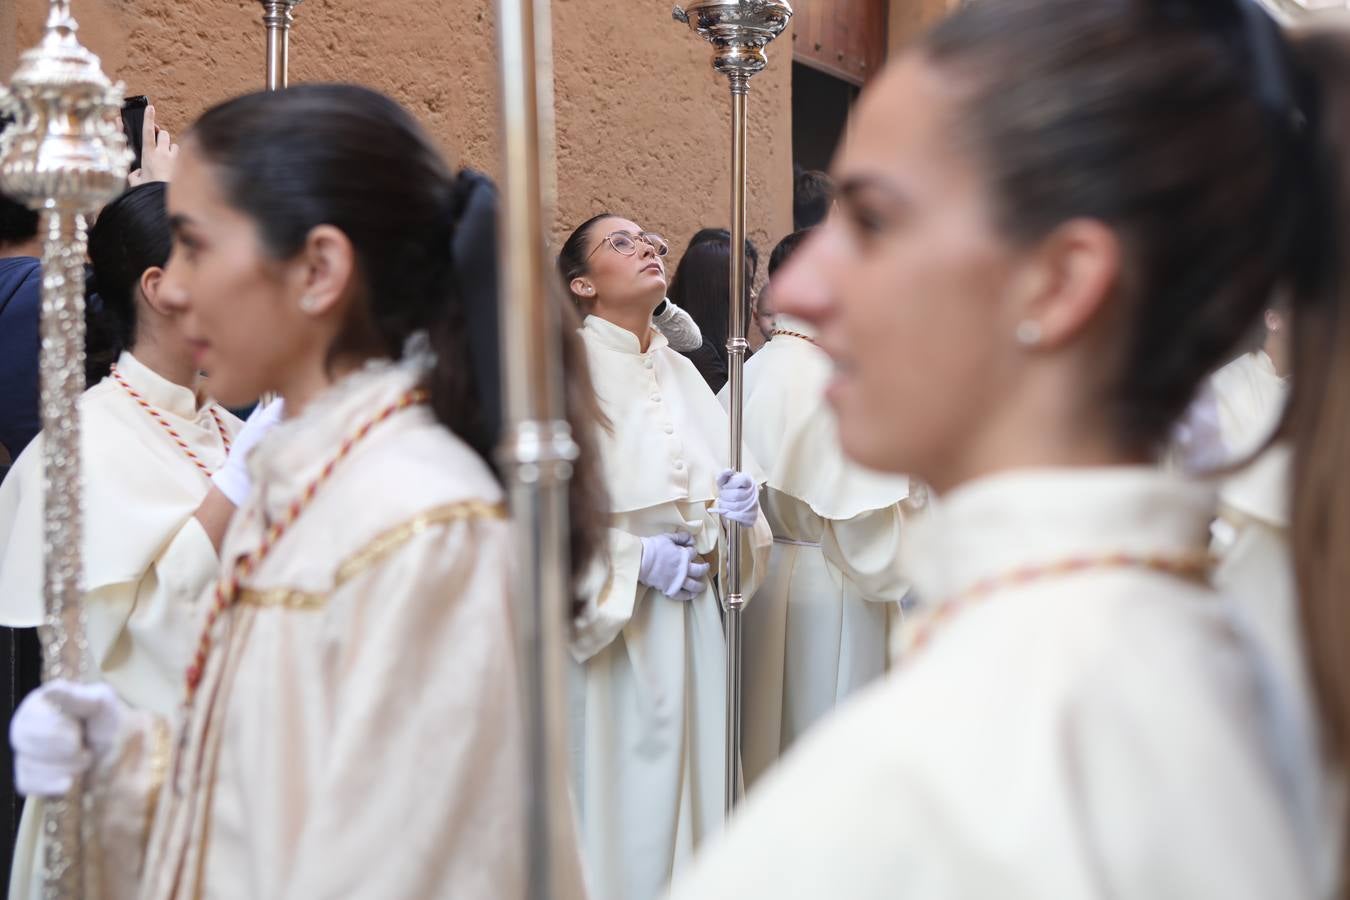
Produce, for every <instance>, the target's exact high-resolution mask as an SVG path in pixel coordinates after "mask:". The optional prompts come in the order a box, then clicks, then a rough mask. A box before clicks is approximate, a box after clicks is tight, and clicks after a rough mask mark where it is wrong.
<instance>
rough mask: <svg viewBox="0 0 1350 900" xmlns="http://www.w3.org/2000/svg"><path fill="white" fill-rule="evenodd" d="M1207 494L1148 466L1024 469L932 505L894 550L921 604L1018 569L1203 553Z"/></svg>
mask: <svg viewBox="0 0 1350 900" xmlns="http://www.w3.org/2000/svg"><path fill="white" fill-rule="evenodd" d="M1214 508H1215V500H1214V492H1213V488H1212V487H1210V486H1207V485H1205V484H1202V483H1200V482H1197V481H1192V480H1189V479H1186V478H1184V477H1183V476H1181V475H1178V474H1175V473H1170V472H1166V471H1163V470H1161V469H1158V468H1153V467H1148V466H1137V467H1135V466H1121V467H1112V468H1082V469H1068V468H1063V469H1022V470H1014V471H1009V472H1003V473H999V474H995V475H991V476H987V477H984V478H980V479H977V480H975V481H972V482H969V483H967V484H965V485H962V486H961V487H959V488H957V489H956V490H954V491H952V492H950V493H948V494H947V495H945V496H943V497H941V498H940V499H938V500H936V501H934V503H933V504H932V506H931V508H930V509H929V511H928V514H927V515H926V516H924V517H923V518H922V519H921V520H920V521H919V522H917V523H916V524H915V525H914V526H913V528H912V529H911V530H910V534H909V540H908V541H907V542H906V543H905V545H904V547H903V548H902V551H901V556H902V562H903V565H904V567H905V572H906V574H907V575H908V576H909V578H910V579H911V581H912V583H913V584H914V586H915V589H916V591H917V592H918V594H919V596H920V597H921V599H922V601H923V602H924V603H925V604H937V603H941V602H942V601H944V600H948V599H951V598H952V597H955V596H959V595H960V594H962V593H963V592H964V591H967V590H969V589H970V588H972V587H973V586H974V585H975V584H976V583H977V582H980V581H982V580H984V579H987V578H998V577H1001V576H1003V575H1005V574H1007V573H1008V572H1010V571H1012V570H1014V569H1017V568H1020V567H1023V566H1037V565H1045V564H1054V563H1060V562H1063V561H1065V560H1066V559H1072V558H1079V557H1095V556H1101V555H1106V554H1112V553H1128V554H1136V555H1154V554H1156V555H1162V556H1166V557H1168V558H1177V557H1189V556H1193V555H1196V554H1202V553H1204V552H1205V551H1206V549H1207V547H1208V543H1209V522H1210V519H1211V517H1212V516H1213V514H1214Z"/></svg>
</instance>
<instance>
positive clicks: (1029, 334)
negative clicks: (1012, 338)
mask: <svg viewBox="0 0 1350 900" xmlns="http://www.w3.org/2000/svg"><path fill="white" fill-rule="evenodd" d="M1040 342H1041V323H1040V322H1037V321H1036V320H1035V319H1023V320H1022V321H1021V322H1019V323H1018V324H1017V343H1019V344H1021V345H1022V346H1023V347H1035V346H1036V345H1037V344H1039V343H1040Z"/></svg>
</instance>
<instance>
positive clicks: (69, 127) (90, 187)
mask: <svg viewBox="0 0 1350 900" xmlns="http://www.w3.org/2000/svg"><path fill="white" fill-rule="evenodd" d="M77 29H78V25H77V24H76V23H75V19H74V18H73V17H72V16H71V12H70V0H51V5H50V9H49V13H48V16H47V27H46V32H45V33H44V35H43V38H42V42H41V43H40V44H39V45H38V46H37V47H35V48H33V49H31V50H29V51H27V52H26V53H24V54H23V56H22V57H21V59H20V62H19V66H18V68H17V69H16V70H15V72H14V77H13V80H12V82H11V84H10V88H9V90H8V91H5V92H4V95H3V99H4V104H5V106H6V107H8V108H9V109H11V110H12V111H13V112H14V113H15V114H16V121H15V125H14V126H13V127H12V128H10V129H8V131H7V132H6V134H5V136H4V143H3V146H0V188H3V190H4V191H5V192H6V193H7V194H9V195H10V196H12V197H14V198H16V199H19V200H21V201H23V202H25V203H27V204H28V205H29V206H32V207H34V208H35V209H38V210H40V211H41V220H40V221H41V233H42V239H43V249H42V320H41V333H42V351H41V357H40V361H39V374H40V376H41V383H42V394H41V407H42V434H43V449H42V460H43V465H44V474H43V478H44V488H45V491H46V496H45V504H44V514H43V554H44V559H43V574H44V590H43V598H44V606H45V614H44V625H43V627H42V628H41V629H39V633H40V635H41V638H42V649H43V678H44V679H45V680H48V681H50V680H52V679H54V678H65V679H81V680H82V679H85V678H87V677H88V676H89V669H88V665H87V658H86V651H87V649H88V647H87V644H86V641H85V635H84V608H83V604H82V603H81V596H80V583H81V580H82V565H81V558H80V550H81V547H82V546H83V527H82V526H83V522H82V519H83V516H82V510H81V503H80V408H79V399H80V394H82V393H83V392H84V258H85V247H86V242H87V240H86V239H87V232H86V220H85V216H86V215H87V214H89V213H92V212H95V211H97V210H98V209H100V208H101V207H102V206H103V204H104V203H106V202H107V201H108V200H110V199H112V198H113V197H115V196H116V195H117V194H118V192H119V191H121V190H122V188H123V187H125V185H126V177H127V169H128V167H129V165H130V162H131V154H130V152H129V151H128V150H127V146H126V138H125V136H124V135H123V133H122V128H121V122H120V120H119V118H118V110H119V109H120V108H121V100H122V93H123V89H122V85H120V84H118V85H114V84H112V82H110V81H109V80H108V78H107V76H105V75H104V74H103V70H102V68H101V67H100V65H99V61H98V57H96V56H94V55H93V54H92V53H90V52H89V51H88V50H87V49H85V48H84V47H83V46H82V45H81V44H80V42H79V40H78V39H77V38H76V36H75V32H76V30H77ZM0 90H2V89H0ZM89 798H90V795H89V792H88V791H86V789H85V785H84V784H83V783H78V784H76V785H75V787H74V788H72V790H71V792H70V793H69V794H67V795H66V796H65V797H63V798H61V799H59V800H55V801H50V802H48V803H46V804H44V806H43V822H42V831H43V847H44V856H43V870H44V871H43V886H42V896H43V897H44V898H46V900H63V898H68V900H75V898H78V900H85V898H89V897H92V896H94V894H95V891H96V889H97V879H96V878H93V877H91V878H89V879H88V880H87V881H86V878H85V872H86V870H87V869H89V868H90V867H91V866H92V865H94V864H95V863H96V858H95V857H96V853H95V852H94V846H93V837H94V836H93V834H92V833H91V832H90V830H89V828H90V823H91V821H92V817H90V816H87V815H83V812H84V808H85V806H86V804H87V802H88V801H89Z"/></svg>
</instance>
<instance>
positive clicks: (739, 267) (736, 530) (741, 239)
mask: <svg viewBox="0 0 1350 900" xmlns="http://www.w3.org/2000/svg"><path fill="white" fill-rule="evenodd" d="M729 80H730V83H731V246H732V252H731V284H730V285H729V294H728V296H727V382H728V384H730V390H729V393H730V397H731V410H730V414H731V467H732V468H733V469H735V470H736V471H738V472H739V471H740V470H741V465H742V463H741V446H742V444H741V424H742V419H743V415H744V414H743V407H744V394H745V391H744V389H743V387H742V385H743V377H744V372H745V353H746V350H747V349H749V343H748V342H747V341H746V339H745V329H746V318H747V313H748V310H746V308H745V189H746V171H745V131H746V128H745V100H746V95H747V94H748V93H749V92H750V79H749V77H748V76H746V75H744V74H742V73H739V72H737V73H733V74H731V76H730V78H729ZM727 545H728V550H727V587H726V604H725V605H726V609H725V622H726V640H727V749H726V785H725V790H726V814H727V815H728V816H730V815H731V811H732V809H733V808H735V806H736V804H737V802H739V800H740V778H739V777H738V776H739V773H740V750H741V721H742V719H743V716H742V714H741V647H742V643H743V640H742V635H741V610H742V609H743V608H744V607H745V597H744V596H743V595H742V592H741V525H740V524H739V523H737V522H729V523H728V527H727Z"/></svg>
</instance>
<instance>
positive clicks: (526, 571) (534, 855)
mask: <svg viewBox="0 0 1350 900" xmlns="http://www.w3.org/2000/svg"><path fill="white" fill-rule="evenodd" d="M497 35H498V44H499V51H500V52H499V58H500V80H501V103H502V150H503V159H504V163H503V167H502V218H501V226H500V237H501V240H500V245H501V250H500V254H501V255H500V271H501V273H502V281H501V290H502V295H501V303H500V309H501V346H502V353H501V357H502V361H503V363H502V366H503V372H504V375H505V387H506V391H505V393H506V417H505V418H506V421H507V425H508V428H507V436H506V439H505V440H504V441H503V444H502V447H501V449H500V453H499V458H500V460H501V462H502V467H503V470H504V471H505V472H506V473H507V476H508V482H509V485H510V496H511V510H512V522H513V526H514V528H515V531H516V546H517V548H518V551H519V554H520V564H519V566H518V568H517V569H516V572H515V584H514V586H513V587H514V593H515V604H516V612H517V623H518V626H519V637H520V647H521V651H522V652H521V660H522V674H523V684H524V693H525V716H526V741H527V743H526V746H527V758H526V767H527V768H526V771H525V773H523V774H524V775H525V778H526V784H527V785H528V801H527V802H528V810H527V812H528V816H529V818H528V821H529V833H528V835H527V847H528V866H529V868H528V884H529V890H528V896H529V898H531V900H555V898H557V900H564V898H565V900H571V892H572V890H573V886H574V884H575V883H574V882H573V881H572V880H571V879H570V878H568V877H567V873H568V872H569V871H570V867H569V865H568V862H569V857H568V854H569V853H574V852H575V850H574V847H573V845H572V843H571V842H572V823H571V816H572V809H571V800H570V798H569V795H568V788H567V766H566V759H567V741H566V721H565V718H564V709H565V707H564V695H563V682H564V676H565V672H564V669H563V660H562V650H563V647H565V646H566V642H567V637H566V634H565V628H566V623H567V611H568V607H569V598H570V596H571V590H570V583H569V575H568V573H569V567H568V541H567V537H568V516H567V486H568V481H569V480H570V478H571V475H572V463H573V462H574V461H575V460H576V458H577V452H578V451H577V445H576V443H575V442H574V441H573V439H572V432H571V428H570V426H569V425H568V423H567V419H566V407H565V401H564V394H563V388H562V365H561V343H560V340H559V337H560V329H561V327H562V326H561V318H560V310H559V309H558V307H557V305H556V300H555V298H556V296H557V295H556V293H555V292H554V291H553V290H552V289H551V288H553V287H554V286H555V284H554V283H555V281H556V277H557V276H556V275H555V273H554V270H553V266H552V265H551V262H550V259H549V255H548V252H547V240H546V234H547V231H546V230H547V227H548V223H549V222H550V221H552V216H551V212H550V210H551V206H552V202H551V201H552V198H551V193H552V191H551V187H552V178H551V175H550V173H549V171H548V169H549V163H550V162H551V160H552V122H553V116H552V103H553V97H552V94H551V85H552V82H553V66H552V39H551V37H550V30H549V0H498V2H497ZM577 887H579V885H578V886H577ZM577 900H580V898H577Z"/></svg>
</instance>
